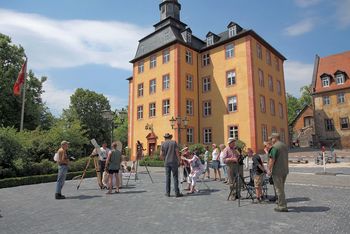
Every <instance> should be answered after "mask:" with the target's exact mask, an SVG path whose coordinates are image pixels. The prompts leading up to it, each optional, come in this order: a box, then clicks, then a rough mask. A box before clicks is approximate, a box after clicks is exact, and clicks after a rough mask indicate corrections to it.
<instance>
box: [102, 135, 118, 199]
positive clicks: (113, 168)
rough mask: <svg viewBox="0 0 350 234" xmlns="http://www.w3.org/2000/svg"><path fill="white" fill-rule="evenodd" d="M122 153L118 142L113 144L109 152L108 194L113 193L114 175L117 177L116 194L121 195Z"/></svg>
mask: <svg viewBox="0 0 350 234" xmlns="http://www.w3.org/2000/svg"><path fill="white" fill-rule="evenodd" d="M121 156H122V153H121V152H120V151H119V150H118V149H117V142H113V143H112V150H111V151H109V153H108V157H107V160H106V167H105V168H106V171H107V172H108V175H109V176H108V181H109V188H108V192H107V194H111V193H112V189H113V175H114V176H115V181H116V185H115V193H119V170H120V163H121Z"/></svg>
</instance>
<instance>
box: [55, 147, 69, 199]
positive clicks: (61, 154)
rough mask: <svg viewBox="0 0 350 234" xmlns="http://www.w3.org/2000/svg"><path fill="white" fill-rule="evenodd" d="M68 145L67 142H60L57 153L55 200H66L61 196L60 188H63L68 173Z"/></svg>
mask: <svg viewBox="0 0 350 234" xmlns="http://www.w3.org/2000/svg"><path fill="white" fill-rule="evenodd" d="M68 145H69V142H68V141H62V142H61V148H59V150H58V151H57V154H58V159H57V164H58V174H57V183H56V193H55V198H56V199H65V198H66V197H65V196H63V195H62V188H63V185H64V182H65V181H66V176H67V172H68V163H69V158H68V156H67V149H68Z"/></svg>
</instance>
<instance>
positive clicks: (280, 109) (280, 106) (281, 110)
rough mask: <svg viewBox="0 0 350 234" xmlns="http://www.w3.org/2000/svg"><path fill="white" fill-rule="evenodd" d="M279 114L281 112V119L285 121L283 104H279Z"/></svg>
mask: <svg viewBox="0 0 350 234" xmlns="http://www.w3.org/2000/svg"><path fill="white" fill-rule="evenodd" d="M278 112H279V115H280V118H281V119H283V117H284V114H283V105H282V103H278Z"/></svg>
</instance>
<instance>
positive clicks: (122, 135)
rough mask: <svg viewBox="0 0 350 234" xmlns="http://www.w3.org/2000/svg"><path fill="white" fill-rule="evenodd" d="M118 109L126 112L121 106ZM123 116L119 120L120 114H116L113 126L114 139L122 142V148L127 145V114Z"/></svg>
mask: <svg viewBox="0 0 350 234" xmlns="http://www.w3.org/2000/svg"><path fill="white" fill-rule="evenodd" d="M126 109H127V108H126ZM117 111H118V110H117ZM120 111H124V112H125V113H126V110H125V109H124V108H122V109H121V110H120ZM123 118H124V119H123V120H121V117H120V116H116V118H115V119H114V126H116V127H117V128H116V129H115V131H114V136H113V138H114V140H117V141H120V142H121V143H122V144H123V148H125V147H126V146H127V145H128V115H127V114H125V116H123Z"/></svg>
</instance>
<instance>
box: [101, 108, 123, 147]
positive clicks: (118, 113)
mask: <svg viewBox="0 0 350 234" xmlns="http://www.w3.org/2000/svg"><path fill="white" fill-rule="evenodd" d="M127 115H128V113H127V111H126V110H124V108H123V109H121V110H115V111H111V110H103V111H102V117H103V118H104V119H106V120H108V121H110V122H111V145H112V143H113V131H114V128H118V127H119V126H120V125H122V124H123V123H124V121H125V119H126V118H127ZM115 117H119V120H120V122H118V123H115V122H114V119H115Z"/></svg>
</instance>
